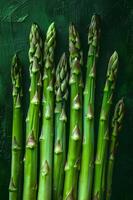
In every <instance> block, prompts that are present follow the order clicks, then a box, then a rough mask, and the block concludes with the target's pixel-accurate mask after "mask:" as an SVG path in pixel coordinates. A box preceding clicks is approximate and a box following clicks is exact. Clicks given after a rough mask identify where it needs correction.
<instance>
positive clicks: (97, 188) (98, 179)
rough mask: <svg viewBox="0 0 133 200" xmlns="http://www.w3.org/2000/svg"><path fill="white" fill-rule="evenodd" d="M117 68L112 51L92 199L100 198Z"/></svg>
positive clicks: (100, 126)
mask: <svg viewBox="0 0 133 200" xmlns="http://www.w3.org/2000/svg"><path fill="white" fill-rule="evenodd" d="M117 69H118V54H117V52H114V53H113V55H112V56H111V58H110V60H109V64H108V70H107V77H106V83H105V87H104V94H103V101H102V108H101V114H100V120H99V131H98V144H97V152H96V160H95V175H94V193H93V199H95V200H101V195H102V182H104V180H103V175H104V170H103V169H104V168H105V167H104V162H105V161H106V160H105V157H106V152H107V145H108V139H109V136H108V123H109V116H110V109H111V104H112V98H113V93H114V88H115V82H116V75H117Z"/></svg>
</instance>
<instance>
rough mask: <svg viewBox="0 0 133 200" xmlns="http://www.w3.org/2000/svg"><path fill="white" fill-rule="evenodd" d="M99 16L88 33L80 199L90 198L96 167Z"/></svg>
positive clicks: (95, 17) (94, 18) (93, 20)
mask: <svg viewBox="0 0 133 200" xmlns="http://www.w3.org/2000/svg"><path fill="white" fill-rule="evenodd" d="M99 36H100V28H99V17H98V16H97V15H93V16H92V19H91V24H90V28H89V34H88V45H89V50H88V59H87V72H86V82H85V90H84V117H83V119H84V120H83V126H84V132H83V146H82V160H81V170H80V178H79V191H78V199H79V200H90V199H91V193H92V183H93V182H92V181H93V168H94V96H95V71H96V61H97V58H98V54H99Z"/></svg>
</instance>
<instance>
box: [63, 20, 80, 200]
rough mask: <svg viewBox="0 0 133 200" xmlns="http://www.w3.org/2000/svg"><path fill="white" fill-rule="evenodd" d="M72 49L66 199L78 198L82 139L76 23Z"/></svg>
mask: <svg viewBox="0 0 133 200" xmlns="http://www.w3.org/2000/svg"><path fill="white" fill-rule="evenodd" d="M69 51H70V69H71V74H70V80H69V83H70V136H69V146H68V155H67V163H66V165H65V182H64V194H63V199H64V200H68V199H71V200H76V199H77V186H78V175H79V164H80V159H81V158H80V157H81V141H82V87H83V84H82V75H81V65H82V52H81V49H80V41H79V35H78V32H77V31H76V29H75V27H74V25H72V24H71V25H70V27H69Z"/></svg>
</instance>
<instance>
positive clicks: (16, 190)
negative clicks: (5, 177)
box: [9, 55, 23, 200]
mask: <svg viewBox="0 0 133 200" xmlns="http://www.w3.org/2000/svg"><path fill="white" fill-rule="evenodd" d="M21 76H22V75H21V67H20V62H19V60H18V57H17V55H14V57H13V59H12V68H11V78H12V84H13V93H12V95H13V127H12V162H11V179H10V185H9V200H19V199H21V197H22V189H21V188H22V164H23V153H22V148H23V140H22V138H23V126H22V105H21V104H22V85H21V84H22V82H21V81H22V80H21Z"/></svg>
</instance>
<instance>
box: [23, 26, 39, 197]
mask: <svg viewBox="0 0 133 200" xmlns="http://www.w3.org/2000/svg"><path fill="white" fill-rule="evenodd" d="M41 50H42V40H41V38H40V35H39V29H38V26H37V25H36V24H33V25H32V27H31V32H30V49H29V61H30V77H31V85H30V105H29V110H28V115H27V127H26V147H25V158H24V191H23V200H29V199H32V200H36V195H37V167H38V164H37V163H38V156H37V154H38V135H39V121H40V99H41V67H42V55H41Z"/></svg>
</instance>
